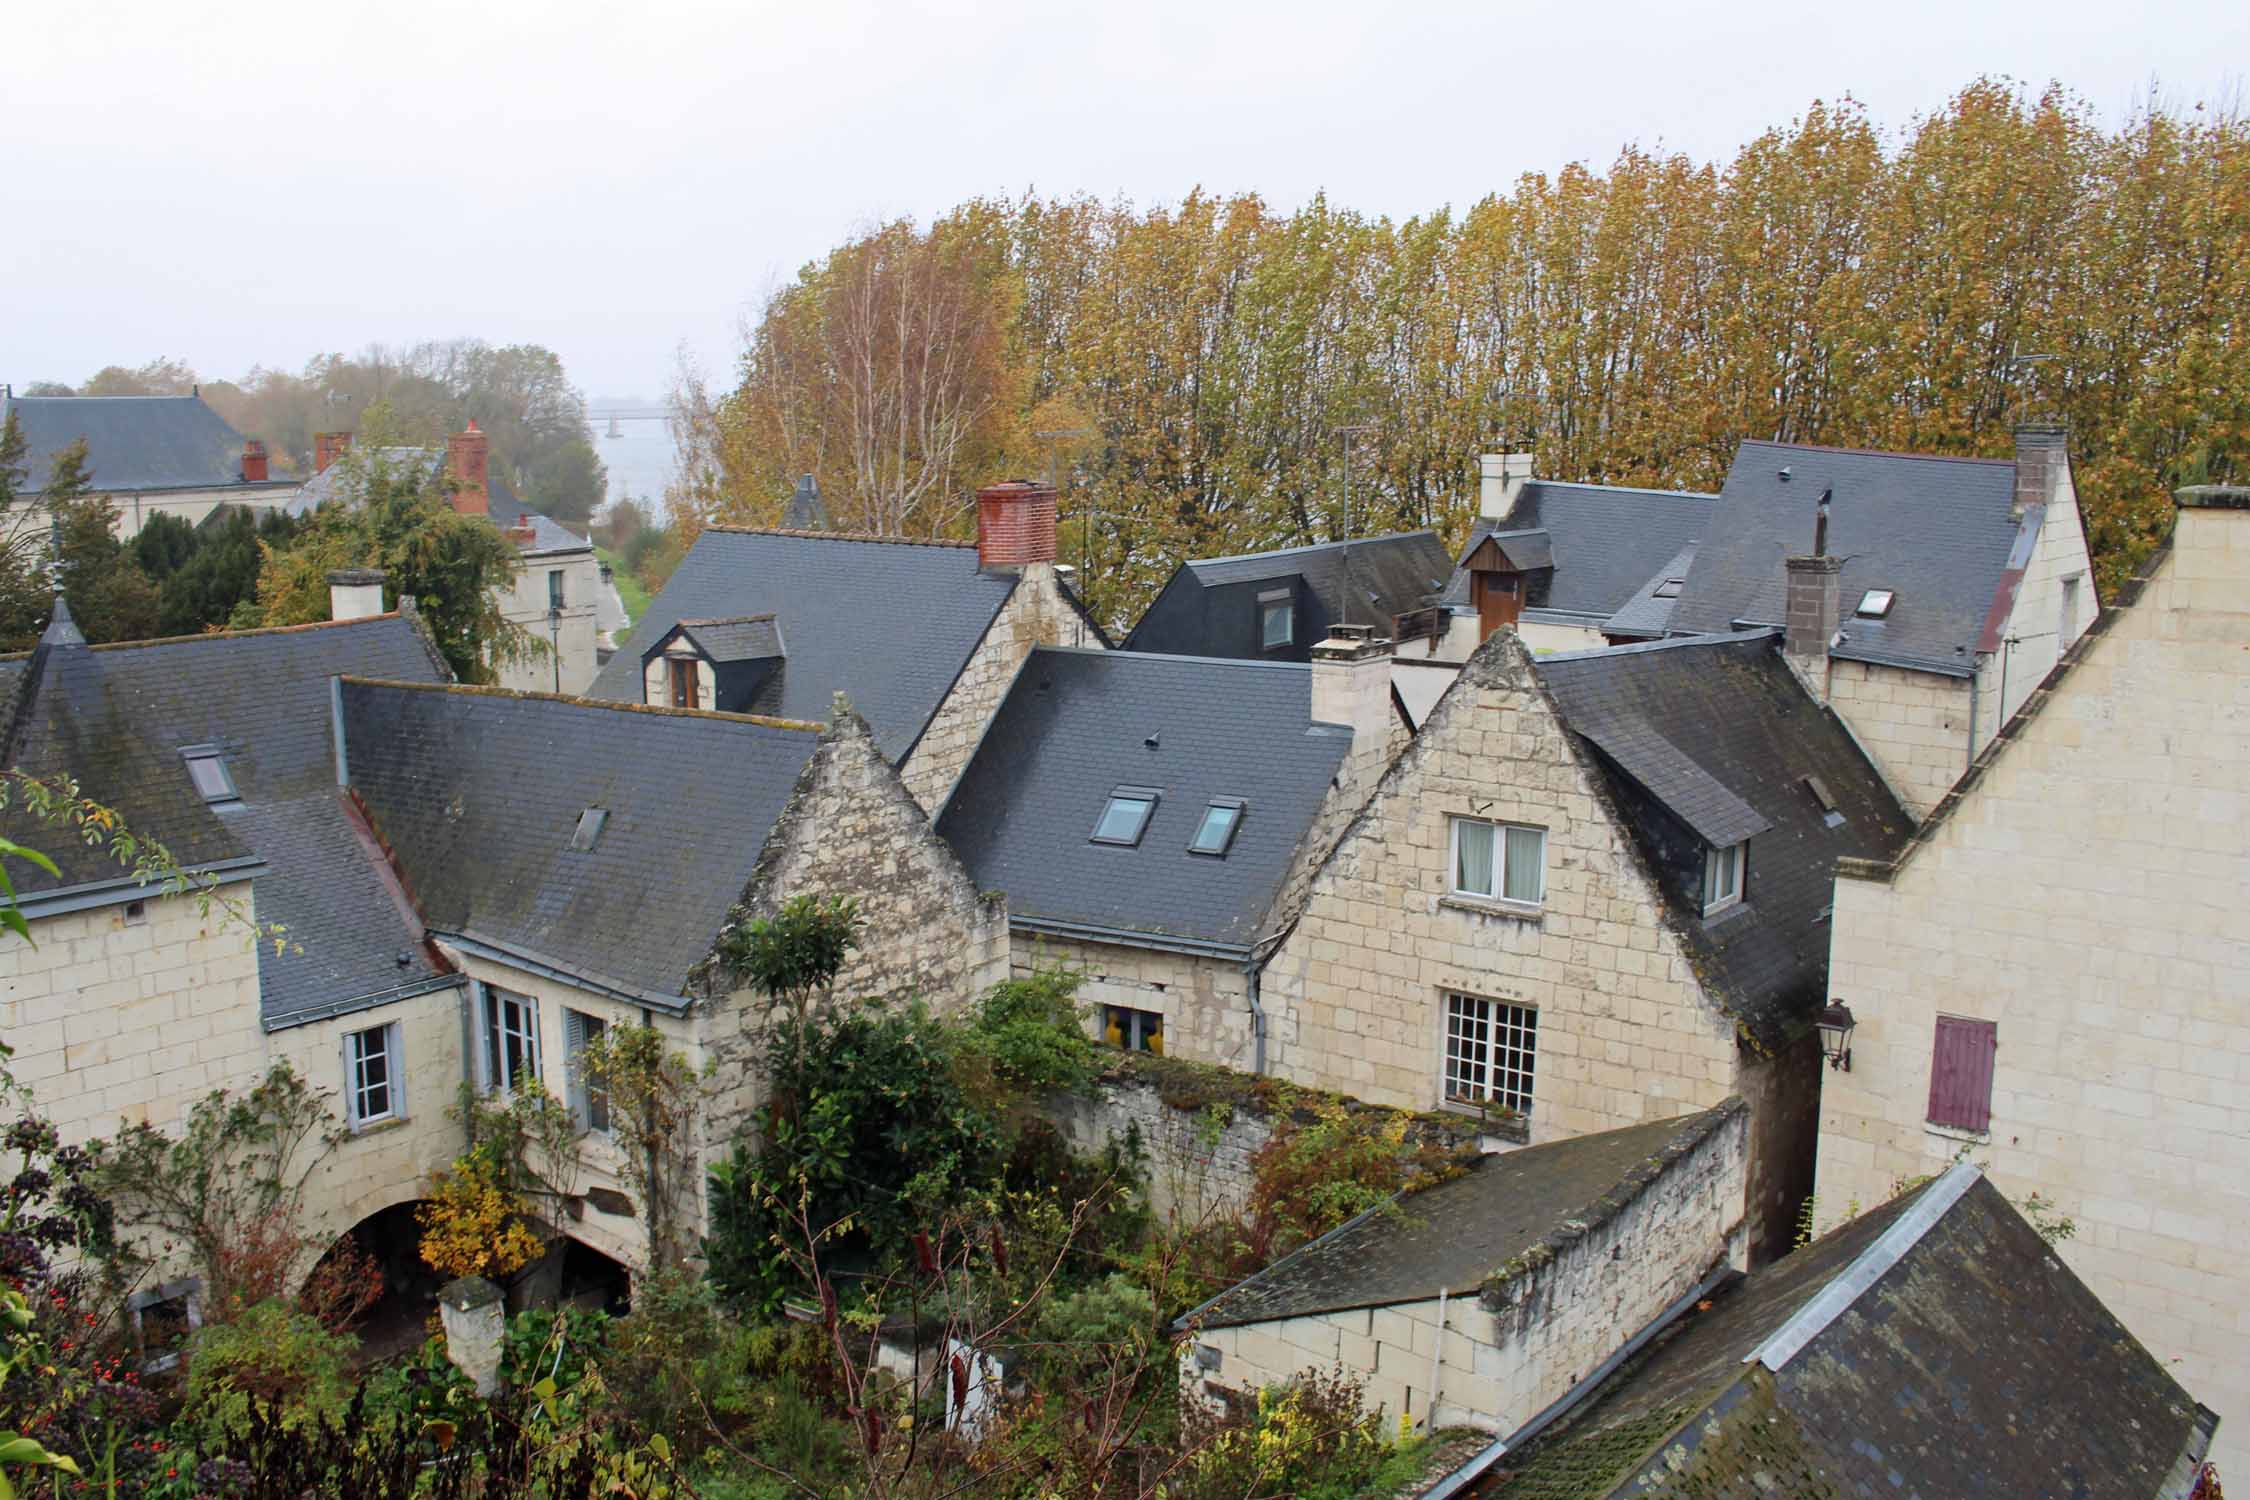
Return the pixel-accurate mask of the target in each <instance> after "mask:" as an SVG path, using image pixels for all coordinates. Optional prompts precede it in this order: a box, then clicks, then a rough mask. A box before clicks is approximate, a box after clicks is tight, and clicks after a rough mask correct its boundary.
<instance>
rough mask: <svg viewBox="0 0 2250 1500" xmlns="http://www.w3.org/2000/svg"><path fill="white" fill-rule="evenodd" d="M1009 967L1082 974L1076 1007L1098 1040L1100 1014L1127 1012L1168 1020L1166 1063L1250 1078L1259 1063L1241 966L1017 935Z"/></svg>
mask: <svg viewBox="0 0 2250 1500" xmlns="http://www.w3.org/2000/svg"><path fill="white" fill-rule="evenodd" d="M1011 967H1012V969H1013V971H1014V973H1016V974H1017V975H1019V976H1021V975H1027V974H1030V973H1032V972H1034V971H1036V970H1039V969H1052V968H1069V969H1073V970H1076V971H1077V972H1078V973H1079V975H1080V976H1081V979H1080V983H1079V986H1078V1003H1079V1004H1080V1005H1081V1006H1085V1007H1088V1008H1089V1011H1090V1014H1089V1018H1088V1025H1089V1026H1090V1028H1091V1029H1092V1030H1093V1031H1094V1033H1095V1034H1096V1035H1099V1034H1100V1032H1101V1014H1102V1010H1101V1008H1102V1007H1103V1006H1105V1005H1122V1006H1124V1007H1126V1008H1127V1009H1129V1010H1145V1011H1148V1012H1150V1013H1151V1014H1154V1015H1159V1016H1162V1017H1163V1018H1164V1053H1165V1055H1166V1056H1167V1057H1178V1058H1189V1059H1193V1060H1195V1061H1197V1062H1207V1063H1217V1064H1219V1065H1220V1066H1222V1067H1228V1068H1238V1069H1241V1070H1243V1071H1245V1072H1247V1071H1249V1070H1251V1069H1252V1068H1253V1067H1254V1065H1255V1063H1256V1061H1257V1058H1256V1051H1257V1048H1256V1040H1255V1038H1254V1036H1253V1035H1252V1025H1251V1017H1250V1001H1249V998H1248V996H1249V986H1248V981H1247V980H1246V979H1245V977H1244V975H1243V972H1242V966H1241V965H1240V964H1238V963H1233V962H1230V961H1227V960H1224V959H1216V958H1202V957H1196V956H1193V955H1189V954H1185V953H1167V952H1164V951H1162V950H1161V949H1156V948H1128V947H1125V946H1123V945H1122V944H1115V943H1081V942H1069V941H1065V940H1064V939H1061V938H1054V937H1045V936H1039V935H1034V934H1029V933H1019V934H1017V935H1016V937H1015V940H1014V949H1013V952H1012V954H1011Z"/></svg>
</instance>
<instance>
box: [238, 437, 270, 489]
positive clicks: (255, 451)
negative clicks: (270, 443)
mask: <svg viewBox="0 0 2250 1500" xmlns="http://www.w3.org/2000/svg"><path fill="white" fill-rule="evenodd" d="M242 482H243V483H244V484H264V483H265V482H266V445H265V444H264V443H261V442H259V441H258V440H257V439H256V438H250V439H248V440H247V441H245V442H244V443H243V445H242Z"/></svg>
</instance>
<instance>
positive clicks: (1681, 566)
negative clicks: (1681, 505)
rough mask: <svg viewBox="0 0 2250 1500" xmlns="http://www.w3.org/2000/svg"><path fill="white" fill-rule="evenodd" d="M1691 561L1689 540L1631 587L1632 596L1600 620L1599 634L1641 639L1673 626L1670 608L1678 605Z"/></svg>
mask: <svg viewBox="0 0 2250 1500" xmlns="http://www.w3.org/2000/svg"><path fill="white" fill-rule="evenodd" d="M1694 563H1695V543H1693V542H1690V543H1688V544H1687V545H1686V546H1685V547H1682V548H1681V549H1680V550H1679V551H1678V552H1677V553H1676V554H1674V555H1673V557H1672V558H1671V560H1670V561H1668V562H1666V563H1665V564H1664V566H1663V567H1661V568H1658V569H1657V570H1656V571H1655V572H1654V573H1651V574H1650V575H1649V577H1648V582H1646V583H1644V584H1642V585H1641V586H1640V587H1639V588H1637V589H1635V590H1633V597H1632V598H1630V599H1628V600H1626V601H1625V602H1624V604H1622V605H1620V606H1619V607H1618V611H1617V613H1616V614H1614V615H1611V616H1610V617H1609V618H1608V619H1607V620H1604V621H1603V622H1602V634H1603V635H1606V636H1612V637H1616V636H1630V637H1635V638H1638V639H1643V640H1657V639H1659V638H1661V637H1662V636H1664V635H1665V634H1666V633H1667V632H1668V631H1670V629H1671V628H1672V615H1673V612H1674V611H1675V610H1676V609H1677V608H1678V607H1679V602H1680V595H1681V593H1682V592H1684V591H1685V588H1686V584H1687V575H1688V569H1689V568H1690V567H1691V566H1693V565H1694Z"/></svg>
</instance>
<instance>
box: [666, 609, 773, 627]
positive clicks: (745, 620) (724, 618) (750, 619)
mask: <svg viewBox="0 0 2250 1500" xmlns="http://www.w3.org/2000/svg"><path fill="white" fill-rule="evenodd" d="M774 618H776V615H775V612H774V611H773V610H770V609H769V610H767V611H766V612H765V613H764V614H761V615H700V616H698V617H696V618H695V619H692V620H685V619H683V620H681V621H679V622H678V625H754V624H756V623H757V622H758V621H760V620H771V619H774ZM674 628H675V629H676V628H678V626H675V627H674Z"/></svg>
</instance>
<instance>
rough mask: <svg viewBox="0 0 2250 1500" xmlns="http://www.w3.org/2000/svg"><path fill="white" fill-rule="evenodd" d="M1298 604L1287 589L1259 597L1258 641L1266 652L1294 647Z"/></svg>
mask: <svg viewBox="0 0 2250 1500" xmlns="http://www.w3.org/2000/svg"><path fill="white" fill-rule="evenodd" d="M1296 640H1297V602H1296V600H1295V599H1294V598H1293V597H1292V596H1291V595H1290V593H1289V591H1288V590H1287V589H1283V590H1281V591H1279V592H1278V593H1268V594H1260V595H1259V596H1258V641H1259V644H1260V645H1261V646H1263V647H1264V648H1265V649H1266V650H1268V651H1272V650H1274V649H1276V648H1277V647H1281V646H1288V645H1294V644H1295V643H1296Z"/></svg>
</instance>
